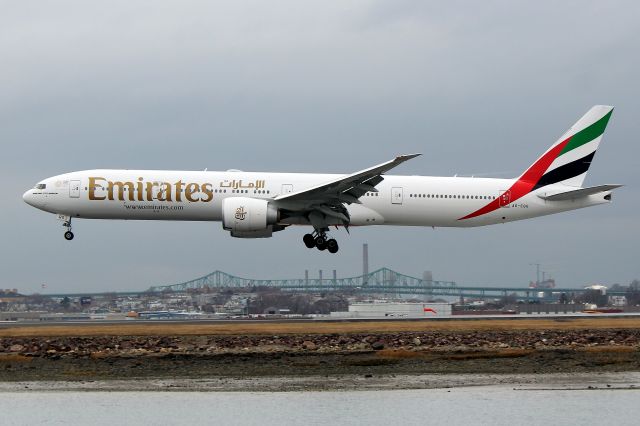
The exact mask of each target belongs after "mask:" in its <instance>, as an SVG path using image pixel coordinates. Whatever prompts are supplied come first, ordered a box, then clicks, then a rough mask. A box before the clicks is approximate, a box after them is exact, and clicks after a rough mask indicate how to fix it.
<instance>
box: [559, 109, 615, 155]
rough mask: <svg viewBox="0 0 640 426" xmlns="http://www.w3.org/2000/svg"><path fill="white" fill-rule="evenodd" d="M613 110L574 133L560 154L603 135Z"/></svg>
mask: <svg viewBox="0 0 640 426" xmlns="http://www.w3.org/2000/svg"><path fill="white" fill-rule="evenodd" d="M612 112H613V110H611V111H609V113H608V114H607V115H605V116H604V117H602V118H601V119H600V120H598V121H596V122H595V123H593V124H592V125H591V126H589V127H586V128H584V129H582V130H580V131H579V132H578V133H576V134H575V135H573V136H572V137H571V139H570V140H569V143H568V144H567V145H566V146H565V147H564V149H563V150H562V152H561V153H560V155H562V154H566V153H567V152H569V151H571V150H573V149H575V148H578V147H579V146H582V145H584V144H586V143H588V142H591V141H592V140H594V139H595V138H597V137H598V136H600V135H602V134H603V133H604V129H606V128H607V123H608V122H609V119H610V118H611V113H612Z"/></svg>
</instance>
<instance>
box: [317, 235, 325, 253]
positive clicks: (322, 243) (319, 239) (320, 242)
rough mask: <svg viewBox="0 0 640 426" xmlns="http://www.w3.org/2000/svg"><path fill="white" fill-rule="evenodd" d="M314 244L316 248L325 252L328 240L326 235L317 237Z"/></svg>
mask: <svg viewBox="0 0 640 426" xmlns="http://www.w3.org/2000/svg"><path fill="white" fill-rule="evenodd" d="M314 242H315V245H316V247H318V248H319V249H320V250H324V248H326V245H327V238H326V237H325V236H324V235H322V234H320V235H318V236H317V237H316V239H315V241H314ZM320 247H324V248H320Z"/></svg>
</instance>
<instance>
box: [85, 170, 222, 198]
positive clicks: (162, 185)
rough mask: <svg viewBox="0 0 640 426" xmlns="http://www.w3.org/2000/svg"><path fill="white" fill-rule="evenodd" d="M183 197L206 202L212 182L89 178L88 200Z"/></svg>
mask: <svg viewBox="0 0 640 426" xmlns="http://www.w3.org/2000/svg"><path fill="white" fill-rule="evenodd" d="M98 188H106V191H107V193H106V195H98V194H96V189H98ZM183 196H184V197H183ZM183 198H184V201H190V202H192V203H195V202H203V203H208V202H210V201H211V200H213V184H211V183H203V184H199V183H194V182H183V181H182V180H179V181H177V182H174V183H170V182H145V181H144V178H141V177H139V178H138V180H137V182H128V181H125V182H121V181H110V180H107V179H105V178H103V177H99V176H95V177H94V176H92V177H90V178H89V199H90V200H119V201H156V200H157V201H170V202H173V201H176V202H182V201H183Z"/></svg>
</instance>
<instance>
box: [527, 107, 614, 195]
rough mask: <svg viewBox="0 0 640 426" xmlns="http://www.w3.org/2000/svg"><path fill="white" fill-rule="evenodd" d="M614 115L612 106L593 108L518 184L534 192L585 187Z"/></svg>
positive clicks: (534, 164)
mask: <svg viewBox="0 0 640 426" xmlns="http://www.w3.org/2000/svg"><path fill="white" fill-rule="evenodd" d="M612 112H613V107H611V106H606V105H596V106H594V107H592V108H591V109H590V110H589V111H588V112H587V113H586V114H585V115H583V116H582V118H581V119H580V120H578V121H577V122H576V124H574V125H573V126H571V128H570V129H569V130H567V132H566V133H565V134H564V135H562V136H561V137H560V139H558V141H557V142H556V143H555V144H553V145H552V146H551V148H549V149H548V150H547V151H546V152H545V153H544V154H542V156H541V157H540V158H538V160H537V161H536V162H535V163H533V164H532V165H531V166H530V167H529V168H528V169H527V170H526V171H525V172H524V173H523V174H522V176H520V178H519V179H518V180H519V181H521V182H527V183H529V184H532V185H533V188H532V189H531V190H532V191H533V190H536V189H538V188H542V187H543V186H547V185H551V184H555V183H562V184H564V185H569V186H575V187H580V186H582V182H584V178H585V177H586V175H587V171H588V170H589V166H590V165H591V161H592V160H593V157H594V155H595V153H596V150H597V149H598V145H600V141H601V140H602V135H603V134H604V130H605V128H606V127H607V123H608V122H609V118H611V113H612Z"/></svg>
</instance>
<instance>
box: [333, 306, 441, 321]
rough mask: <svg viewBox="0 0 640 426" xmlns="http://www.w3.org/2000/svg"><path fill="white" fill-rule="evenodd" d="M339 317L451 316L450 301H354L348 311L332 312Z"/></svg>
mask: <svg viewBox="0 0 640 426" xmlns="http://www.w3.org/2000/svg"><path fill="white" fill-rule="evenodd" d="M331 316H332V317H337V318H432V317H448V316H451V304H450V303H396V302H389V303H386V302H374V303H352V304H350V305H349V311H348V312H331Z"/></svg>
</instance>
